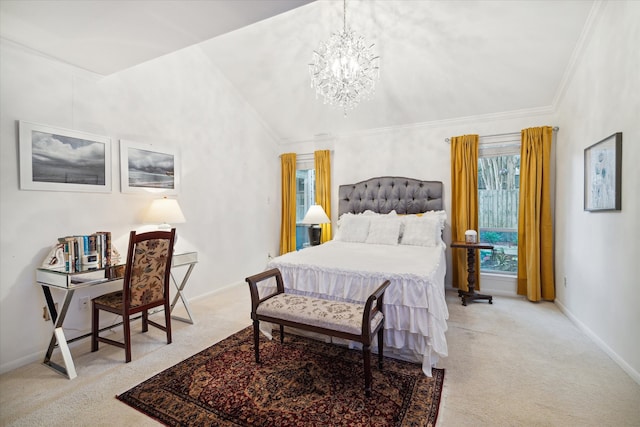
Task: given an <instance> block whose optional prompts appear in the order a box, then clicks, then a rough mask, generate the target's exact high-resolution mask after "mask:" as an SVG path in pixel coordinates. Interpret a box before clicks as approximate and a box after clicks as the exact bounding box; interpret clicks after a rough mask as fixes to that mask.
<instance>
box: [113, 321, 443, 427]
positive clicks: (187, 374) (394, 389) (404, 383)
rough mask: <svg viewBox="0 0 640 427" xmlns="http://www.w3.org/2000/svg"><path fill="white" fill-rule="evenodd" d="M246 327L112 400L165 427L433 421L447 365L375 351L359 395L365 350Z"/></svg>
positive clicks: (426, 423)
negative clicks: (367, 384)
mask: <svg viewBox="0 0 640 427" xmlns="http://www.w3.org/2000/svg"><path fill="white" fill-rule="evenodd" d="M254 357H255V356H254V350H253V329H252V328H251V327H249V328H246V329H243V330H242V331H240V332H238V333H236V334H234V335H232V336H230V337H229V338H226V339H225V340H223V341H221V342H219V343H217V344H215V345H213V346H211V347H209V348H207V349H206V350H203V351H201V352H200V353H198V354H196V355H194V356H191V357H190V358H188V359H186V360H184V361H182V362H180V363H178V364H177V365H175V366H172V367H171V368H168V369H166V370H165V371H163V372H161V373H159V374H157V375H155V376H154V377H152V378H150V379H148V380H146V381H145V382H143V383H141V384H139V385H137V386H135V387H134V388H132V389H131V390H128V391H126V392H124V393H122V394H121V395H118V396H117V398H118V399H119V400H121V401H122V402H124V403H126V404H128V405H130V406H132V407H133V408H135V409H137V410H139V411H141V412H142V413H144V414H146V415H148V416H150V417H152V418H154V419H156V420H157V421H159V422H161V423H163V424H165V425H168V426H263V427H273V426H282V427H284V426H323V427H325V426H376V427H382V426H434V425H435V423H436V418H437V416H438V406H439V404H440V397H441V394H442V385H443V381H444V370H443V369H433V377H431V378H429V377H427V376H425V375H424V373H423V372H422V369H421V366H420V365H418V364H413V363H408V362H403V361H400V360H396V359H391V358H387V357H385V359H384V366H383V369H382V371H380V370H379V369H378V365H377V356H376V355H372V357H371V359H372V360H371V361H372V363H371V364H372V371H373V383H372V396H371V397H369V398H367V397H366V396H365V394H364V373H363V371H364V368H363V363H362V352H361V351H358V350H350V349H348V348H346V347H343V346H338V345H335V344H328V343H323V342H320V341H317V340H313V339H310V338H305V337H300V336H296V335H293V334H285V340H284V344H281V343H280V339H279V337H274V339H273V340H272V341H269V340H266V339H265V338H264V337H261V341H260V362H261V363H260V364H256V363H255V358H254Z"/></svg>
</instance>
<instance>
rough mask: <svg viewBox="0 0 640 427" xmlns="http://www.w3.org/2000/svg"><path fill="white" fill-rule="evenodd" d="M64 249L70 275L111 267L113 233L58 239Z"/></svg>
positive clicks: (99, 232) (65, 263)
mask: <svg viewBox="0 0 640 427" xmlns="http://www.w3.org/2000/svg"><path fill="white" fill-rule="evenodd" d="M58 242H60V243H61V244H62V245H63V248H64V266H65V270H66V271H67V272H70V273H74V272H78V271H85V270H96V269H100V268H106V267H108V266H110V265H111V232H109V231H98V232H96V233H93V234H89V235H79V236H66V237H60V238H58Z"/></svg>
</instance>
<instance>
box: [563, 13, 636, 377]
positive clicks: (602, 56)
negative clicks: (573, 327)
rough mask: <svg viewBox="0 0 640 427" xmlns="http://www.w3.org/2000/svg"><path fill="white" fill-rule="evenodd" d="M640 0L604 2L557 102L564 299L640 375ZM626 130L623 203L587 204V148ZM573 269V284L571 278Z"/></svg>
mask: <svg viewBox="0 0 640 427" xmlns="http://www.w3.org/2000/svg"><path fill="white" fill-rule="evenodd" d="M639 17H640V3H638V2H634V1H626V2H623V1H612V2H606V3H604V4H603V7H602V10H601V13H600V15H599V18H598V20H597V21H596V23H595V26H594V29H593V31H592V32H591V33H590V36H589V39H588V40H587V42H586V44H585V48H584V52H583V54H582V55H581V57H580V62H578V63H577V64H576V67H575V73H574V75H573V76H572V78H571V80H570V84H569V85H568V87H567V90H566V92H565V94H564V96H563V97H562V98H561V102H560V104H559V106H558V116H557V117H558V119H557V121H558V124H559V126H560V127H561V134H562V140H563V143H561V144H559V145H558V148H557V156H558V168H557V183H558V184H557V188H556V191H557V197H556V289H557V303H558V305H560V306H561V307H562V308H563V310H564V311H565V313H567V315H569V316H570V317H571V318H573V319H574V320H575V321H576V322H577V323H578V324H579V325H580V326H581V327H582V328H583V329H584V330H585V331H586V332H587V333H588V334H590V335H591V336H592V337H593V338H594V340H596V342H598V343H599V344H600V345H601V346H602V347H603V348H604V349H605V350H606V351H607V352H608V353H609V354H610V355H611V357H613V358H614V359H615V360H616V361H618V363H619V364H620V365H621V366H622V367H623V368H624V369H625V370H626V371H627V372H628V373H629V374H630V375H631V376H632V377H634V379H635V380H636V381H637V382H639V383H640V331H639V328H640V267H639V266H640V262H639V260H640V206H639V201H640V197H639V195H640V167H639V166H640V165H639V164H638V163H639V161H640V124H639V122H638V120H639V119H640V77H639V74H638V73H639V71H638V70H640V25H638V18H639ZM615 132H622V133H623V135H622V139H623V140H622V154H623V157H622V210H621V211H619V212H599V213H594V212H585V211H584V210H583V188H584V187H583V183H584V166H583V165H584V149H585V148H587V147H588V146H590V145H592V144H595V143H596V142H598V141H600V140H602V139H604V138H606V137H608V136H610V135H612V134H613V133H615ZM565 277H566V279H567V285H566V288H565V287H564V285H563V280H564V278H565Z"/></svg>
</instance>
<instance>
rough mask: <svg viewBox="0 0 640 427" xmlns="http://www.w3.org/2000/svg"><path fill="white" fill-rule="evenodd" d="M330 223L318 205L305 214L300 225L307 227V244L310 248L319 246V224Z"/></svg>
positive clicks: (320, 229)
mask: <svg viewBox="0 0 640 427" xmlns="http://www.w3.org/2000/svg"><path fill="white" fill-rule="evenodd" d="M329 222H331V220H330V219H329V217H328V216H327V213H326V212H325V211H324V209H322V206H320V205H312V206H311V207H310V208H309V210H308V211H307V214H306V215H305V216H304V219H303V220H302V224H306V225H309V244H310V245H311V246H317V245H319V244H320V238H321V237H322V228H320V224H327V223H329Z"/></svg>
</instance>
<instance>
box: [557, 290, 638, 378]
mask: <svg viewBox="0 0 640 427" xmlns="http://www.w3.org/2000/svg"><path fill="white" fill-rule="evenodd" d="M554 302H555V304H556V306H557V307H558V308H559V309H560V311H562V313H563V314H564V315H565V316H567V317H568V318H569V319H570V320H571V321H572V322H573V323H574V324H575V325H576V326H577V327H578V328H579V329H580V330H581V331H582V332H584V333H585V334H587V336H588V337H589V338H591V340H592V341H593V342H594V343H595V344H596V345H597V346H598V347H600V349H601V350H602V351H604V352H605V353H607V355H608V356H609V357H610V358H611V359H613V361H614V362H616V363H617V364H618V366H620V368H622V370H623V371H625V372H626V373H627V375H629V376H630V377H631V379H632V380H634V381H635V382H636V383H638V385H640V372H638V371H636V370H635V369H633V368H632V367H631V366H630V365H629V364H628V363H627V362H626V361H625V360H624V359H623V358H622V357H620V356H619V355H618V353H616V352H615V351H613V349H612V348H611V347H609V346H608V345H607V344H606V343H605V342H604V341H602V339H601V338H600V337H599V336H598V335H596V334H595V333H594V332H593V331H592V330H591V329H589V327H587V325H585V324H584V323H582V322H581V321H580V319H578V318H577V317H576V316H574V315H573V313H571V311H570V310H569V309H568V308H567V307H565V306H564V305H563V304H562V303H561V302H560V301H558V300H555V301H554Z"/></svg>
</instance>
